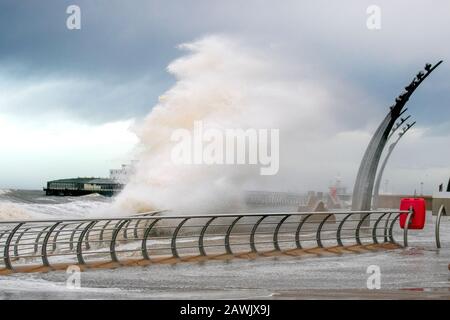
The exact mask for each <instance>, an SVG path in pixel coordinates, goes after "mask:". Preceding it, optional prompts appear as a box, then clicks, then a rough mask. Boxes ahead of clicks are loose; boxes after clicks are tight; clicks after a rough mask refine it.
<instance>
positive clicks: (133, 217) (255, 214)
mask: <svg viewBox="0 0 450 320" xmlns="http://www.w3.org/2000/svg"><path fill="white" fill-rule="evenodd" d="M160 212H163V211H153V212H150V213H160ZM386 212H388V213H408V212H409V211H408V210H375V211H371V210H366V211H364V210H363V211H303V212H297V211H293V212H248V213H214V214H195V215H192V214H186V215H165V216H147V215H146V214H148V213H142V214H141V215H142V216H136V215H130V216H111V217H92V218H68V219H66V218H59V219H56V218H55V219H19V220H1V221H0V224H14V223H49V222H88V221H108V220H142V219H153V220H154V219H184V218H188V219H200V218H205V219H206V218H213V217H216V218H226V217H261V216H286V215H290V216H302V215H311V214H342V215H353V214H376V213H386Z"/></svg>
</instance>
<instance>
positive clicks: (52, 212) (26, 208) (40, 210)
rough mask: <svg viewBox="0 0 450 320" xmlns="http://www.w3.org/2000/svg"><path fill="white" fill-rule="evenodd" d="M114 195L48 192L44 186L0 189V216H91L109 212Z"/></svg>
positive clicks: (7, 217) (38, 217)
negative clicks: (66, 195) (54, 193)
mask: <svg viewBox="0 0 450 320" xmlns="http://www.w3.org/2000/svg"><path fill="white" fill-rule="evenodd" d="M112 201H113V198H110V197H105V196H102V195H99V194H91V195H86V196H81V197H57V196H46V195H45V192H44V191H42V190H13V189H0V220H22V219H52V218H82V217H83V218H88V217H95V216H98V215H101V214H104V215H106V214H107V212H108V209H109V208H110V207H111V203H112Z"/></svg>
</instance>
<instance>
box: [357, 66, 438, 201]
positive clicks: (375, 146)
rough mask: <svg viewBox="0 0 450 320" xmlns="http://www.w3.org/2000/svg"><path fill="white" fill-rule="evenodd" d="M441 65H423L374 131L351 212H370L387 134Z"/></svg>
mask: <svg viewBox="0 0 450 320" xmlns="http://www.w3.org/2000/svg"><path fill="white" fill-rule="evenodd" d="M441 63H442V60H441V61H439V62H438V63H437V64H435V65H434V66H432V65H431V64H429V63H427V64H426V65H425V72H424V71H420V72H419V73H417V75H416V76H415V78H414V79H413V81H412V82H411V83H410V84H409V85H407V86H406V87H405V90H406V91H404V92H402V93H401V94H400V95H399V96H398V97H397V98H396V99H395V104H394V105H392V106H391V107H390V111H389V113H388V114H387V115H386V117H385V118H384V120H383V121H382V122H381V124H380V126H379V127H378V129H377V130H376V132H375V134H374V135H373V137H372V139H371V140H370V143H369V145H368V147H367V149H366V152H365V153H364V157H363V159H362V161H361V164H360V167H359V170H358V175H357V177H356V181H355V186H354V187H353V198H352V210H370V208H371V202H372V193H373V187H374V182H375V175H376V173H377V168H378V163H379V161H380V157H381V154H382V152H383V149H384V147H385V145H386V142H387V140H388V137H389V133H390V132H391V130H392V128H393V126H394V124H395V121H396V120H397V119H398V118H399V117H400V115H401V114H402V109H403V108H404V106H405V104H406V102H408V100H409V98H410V97H411V95H412V94H413V92H414V91H415V90H416V89H417V88H418V87H419V85H420V84H421V83H422V82H423V81H424V80H425V79H426V78H427V77H428V76H429V75H430V74H431V72H433V71H434V69H436V68H437V67H438V66H439V65H440V64H441ZM403 112H404V111H403Z"/></svg>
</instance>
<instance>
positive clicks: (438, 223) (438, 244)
mask: <svg viewBox="0 0 450 320" xmlns="http://www.w3.org/2000/svg"><path fill="white" fill-rule="evenodd" d="M442 215H444V216H446V215H447V213H446V212H445V206H444V205H443V204H442V205H441V207H440V208H439V212H438V215H437V218H436V229H435V236H436V247H437V248H438V249H440V248H441V238H440V234H439V230H440V226H441V217H442Z"/></svg>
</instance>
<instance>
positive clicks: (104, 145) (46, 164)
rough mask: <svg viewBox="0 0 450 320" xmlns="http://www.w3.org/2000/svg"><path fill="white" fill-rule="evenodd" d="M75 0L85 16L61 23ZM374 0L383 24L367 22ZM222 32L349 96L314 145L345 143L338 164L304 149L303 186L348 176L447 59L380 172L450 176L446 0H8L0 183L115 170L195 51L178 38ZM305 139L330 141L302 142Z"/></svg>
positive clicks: (1, 15) (413, 178) (411, 185)
mask: <svg viewBox="0 0 450 320" xmlns="http://www.w3.org/2000/svg"><path fill="white" fill-rule="evenodd" d="M73 4H75V5H78V6H79V7H80V9H81V29H80V30H69V29H68V28H67V27H66V19H67V18H68V16H69V15H68V14H67V13H66V9H67V7H68V6H69V5H73ZM373 4H375V5H378V6H379V8H380V9H381V29H379V30H369V29H368V28H367V26H366V21H367V18H368V14H367V12H366V10H367V8H368V7H369V6H370V5H373ZM215 35H216V36H223V37H226V38H231V39H236V41H238V42H239V43H243V44H244V46H245V47H251V48H252V50H253V51H257V52H261V53H262V54H267V56H268V57H270V59H274V61H277V62H283V66H287V67H285V68H284V69H283V71H282V77H283V78H284V79H291V80H292V81H294V80H295V81H302V80H303V79H305V78H308V79H310V78H314V79H319V80H320V79H323V82H324V83H325V82H327V83H329V85H327V86H325V87H326V88H330V87H331V88H332V89H330V92H332V93H333V99H335V101H336V105H337V104H339V106H340V107H339V108H338V107H336V110H337V112H332V113H326V114H321V117H322V118H324V119H326V118H327V117H333V125H336V126H337V128H336V130H334V131H333V132H330V133H328V132H327V134H326V138H324V140H323V141H322V142H317V143H316V147H317V145H319V146H320V145H321V144H322V143H323V145H328V144H330V143H332V142H333V141H340V140H342V141H345V146H342V148H341V149H340V150H336V148H333V147H330V146H328V148H329V152H328V153H325V156H326V157H327V159H334V165H333V166H331V167H330V168H329V170H328V171H326V172H324V170H323V168H321V167H320V166H318V165H317V161H316V160H315V159H316V158H314V157H313V156H311V158H310V160H308V159H309V158H308V154H307V153H306V154H305V153H302V158H303V160H304V161H303V162H302V166H304V167H305V168H307V171H308V176H307V177H306V175H305V174H303V173H302V171H299V172H298V179H299V180H302V179H303V181H306V182H303V183H302V188H316V189H320V188H322V189H323V188H326V186H327V184H328V183H329V181H330V179H333V177H334V176H336V175H340V176H342V178H343V180H344V182H345V183H346V184H347V185H348V186H349V187H350V188H351V186H352V184H353V181H354V179H355V176H356V173H357V169H358V165H359V161H360V159H361V158H362V155H363V153H364V150H365V147H366V146H367V143H368V141H369V139H370V134H371V133H372V132H374V130H375V129H376V126H377V124H378V123H379V122H380V121H381V120H382V118H383V117H384V115H385V114H386V112H387V110H388V106H389V105H391V104H392V102H393V100H394V98H395V97H396V96H397V95H398V94H399V93H400V92H401V91H402V89H403V87H404V86H405V85H406V84H408V83H409V82H410V81H411V79H412V77H413V76H414V75H415V74H416V73H417V71H418V70H420V69H421V68H423V66H424V65H425V63H427V62H430V63H435V62H437V61H439V60H441V59H442V60H444V63H443V64H442V65H441V67H439V69H437V70H436V71H435V72H434V73H433V74H432V75H431V76H430V78H429V79H427V80H426V81H425V82H424V84H423V85H422V86H421V87H420V88H419V89H418V90H417V92H416V93H415V94H414V96H413V97H412V98H411V100H410V102H409V103H408V105H407V107H408V108H409V112H410V113H411V114H412V115H413V118H414V120H415V121H417V125H416V126H415V129H414V130H411V132H410V133H408V136H406V137H405V138H403V141H401V142H400V143H399V145H398V146H397V148H396V151H395V153H394V155H393V156H392V159H391V161H390V163H389V165H388V168H387V169H386V173H385V178H386V179H387V180H389V184H388V190H387V191H390V192H412V191H413V189H416V188H417V189H418V188H419V184H420V182H424V189H425V191H426V192H432V191H433V190H435V188H436V187H437V185H438V184H439V183H441V182H443V181H445V180H447V179H448V177H449V176H450V175H449V173H450V162H449V160H448V159H450V148H448V145H449V142H450V138H449V137H450V121H449V120H450V108H449V102H450V76H449V71H450V59H449V57H450V42H449V41H448V39H450V3H449V2H448V1H445V0H442V1H437V0H434V1H426V2H425V1H395V3H394V2H393V1H373V0H372V1H364V0H363V1H361V0H354V1H349V0H347V1H339V2H337V1H335V2H332V1H324V0H318V1H293V0H287V1H283V2H280V1H274V0H271V1H263V0H247V1H237V0H230V1H217V0H188V1H167V0H166V1H156V0H155V1H154V0H151V1H142V0H136V1H128V2H126V1H119V0H86V1H81V0H71V1H62V0H47V1H32V0H22V1H14V0H1V1H0V188H33V189H36V188H41V187H42V186H43V185H44V184H45V182H46V181H47V180H51V179H57V178H65V177H76V176H107V175H108V170H109V169H110V168H114V167H118V166H120V164H121V163H126V162H128V161H130V160H132V159H133V158H135V157H136V154H135V152H136V151H135V150H136V146H137V144H138V142H139V137H138V136H136V134H135V130H133V128H134V126H135V125H136V123H139V122H140V121H142V120H143V119H144V118H145V117H146V115H148V114H149V112H151V110H152V108H153V107H154V106H155V105H156V104H157V103H158V101H159V97H160V96H161V95H163V94H164V93H165V92H166V91H167V90H168V89H170V88H171V87H172V86H173V85H174V84H175V83H176V81H177V79H176V78H175V77H174V75H173V74H171V73H170V72H168V70H167V67H168V65H170V64H171V63H172V62H173V61H174V59H178V58H180V57H183V55H185V54H186V52H184V51H183V50H180V48H179V45H180V44H183V43H191V42H193V41H197V40H198V39H202V38H204V37H210V36H215ZM270 59H269V60H270ZM268 63H269V64H270V61H268ZM275 65H277V63H275V62H274V66H275ZM289 66H290V67H289ZM299 66H301V68H300V67H299ZM274 68H275V67H274ZM304 68H307V69H308V70H309V72H304V73H299V72H300V71H299V70H304ZM280 72H281V71H280ZM273 73H274V74H277V71H273ZM270 74H271V75H272V73H270ZM347 90H348V91H349V92H353V93H355V94H347V92H344V91H347ZM330 104H331V105H332V104H333V101H331V102H330ZM311 130H318V131H320V130H322V129H321V127H320V125H317V128H315V129H311ZM343 137H344V138H343ZM305 148H306V149H305ZM308 148H309V149H308ZM299 150H310V152H311V154H312V155H314V153H317V157H319V154H320V156H321V157H323V155H324V153H320V152H319V151H317V150H316V149H314V148H312V147H310V146H307V145H302V144H301V143H299ZM322 151H323V150H321V152H322ZM315 177H316V178H315ZM287 188H288V189H290V190H295V189H296V186H295V184H294V183H292V184H291V185H289V186H287ZM389 188H390V189H389Z"/></svg>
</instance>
